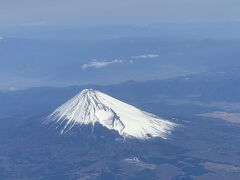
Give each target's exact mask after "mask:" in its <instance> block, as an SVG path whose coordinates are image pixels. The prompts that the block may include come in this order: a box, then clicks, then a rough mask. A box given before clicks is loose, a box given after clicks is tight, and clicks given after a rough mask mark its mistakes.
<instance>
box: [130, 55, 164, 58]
mask: <svg viewBox="0 0 240 180" xmlns="http://www.w3.org/2000/svg"><path fill="white" fill-rule="evenodd" d="M158 57H159V55H158V54H142V55H138V56H133V57H132V58H133V59H154V58H158Z"/></svg>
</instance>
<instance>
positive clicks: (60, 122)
mask: <svg viewBox="0 0 240 180" xmlns="http://www.w3.org/2000/svg"><path fill="white" fill-rule="evenodd" d="M46 122H52V123H54V124H55V125H56V127H61V133H65V132H67V131H69V130H71V129H72V128H73V127H74V126H77V125H92V126H93V127H94V125H95V124H96V123H98V124H100V125H102V126H103V127H105V128H107V129H109V130H114V131H116V132H118V134H119V135H120V136H122V137H124V138H126V137H127V138H137V139H149V138H153V137H160V138H164V139H166V138H167V137H168V135H169V134H170V133H171V132H172V130H173V129H174V128H175V127H176V126H177V125H176V124H175V123H173V122H170V121H168V120H164V119H161V118H159V117H158V116H155V115H153V114H151V113H147V112H145V111H142V110H140V109H138V108H136V107H134V106H132V105H129V104H127V103H124V102H122V101H120V100H118V99H115V98H113V97H111V96H109V95H107V94H104V93H102V92H100V91H97V90H93V89H85V90H83V91H82V92H80V93H79V94H77V95H76V96H75V97H73V98H72V99H70V100H69V101H67V102H66V103H65V104H63V105H62V106H60V107H59V108H57V109H56V110H55V111H54V112H53V113H52V114H51V115H50V116H49V117H48V119H47V121H46Z"/></svg>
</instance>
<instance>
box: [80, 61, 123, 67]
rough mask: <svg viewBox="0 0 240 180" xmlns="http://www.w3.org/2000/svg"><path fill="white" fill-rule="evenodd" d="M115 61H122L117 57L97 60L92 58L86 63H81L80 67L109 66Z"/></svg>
mask: <svg viewBox="0 0 240 180" xmlns="http://www.w3.org/2000/svg"><path fill="white" fill-rule="evenodd" d="M116 63H122V60H119V59H114V60H110V61H108V60H102V61H100V60H97V59H93V60H92V61H91V62H89V63H87V64H83V65H82V69H87V68H97V69H100V68H103V67H106V66H109V65H111V64H116Z"/></svg>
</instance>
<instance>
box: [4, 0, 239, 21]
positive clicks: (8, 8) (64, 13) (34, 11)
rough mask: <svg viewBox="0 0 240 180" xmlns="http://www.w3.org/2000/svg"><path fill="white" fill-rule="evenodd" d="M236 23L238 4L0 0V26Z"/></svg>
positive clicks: (234, 0) (235, 0) (215, 0)
mask: <svg viewBox="0 0 240 180" xmlns="http://www.w3.org/2000/svg"><path fill="white" fill-rule="evenodd" d="M239 21H240V1H239V0H201V1H200V0H199V1H197V0H121V1H117V0H101V1H99V0H85V1H83V0H41V1H39V0H21V1H19V0H0V26H6V25H17V26H18V25H20V26H40V25H46V24H57V25H63V24H65V25H78V26H96V25H119V24H120V25H121V24H137V25H145V24H149V23H150V24H151V23H161V22H174V23H186V22H239Z"/></svg>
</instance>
